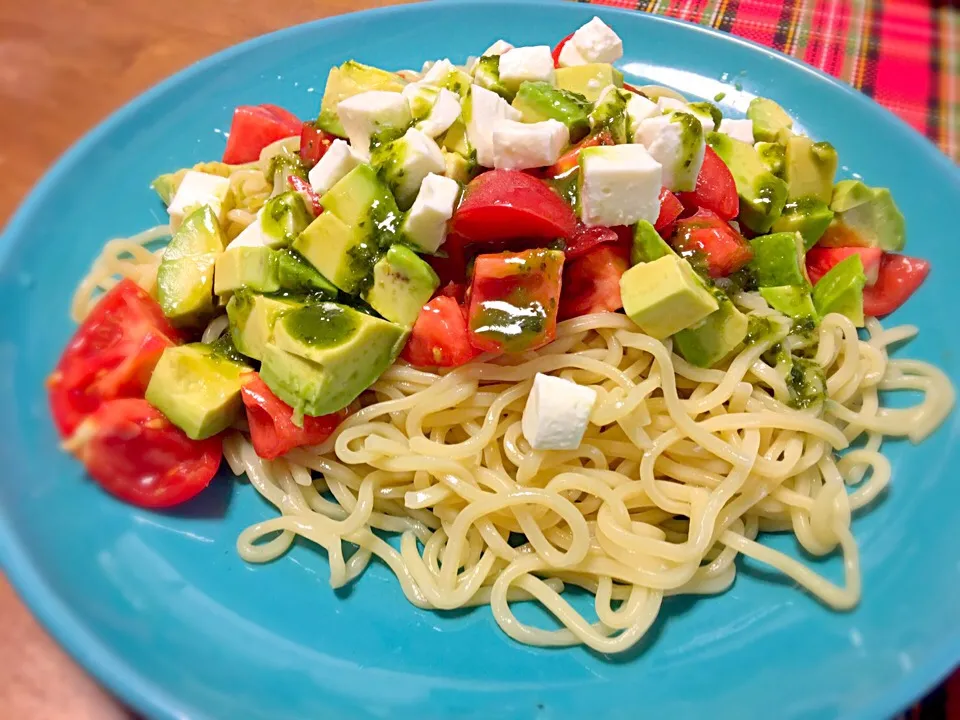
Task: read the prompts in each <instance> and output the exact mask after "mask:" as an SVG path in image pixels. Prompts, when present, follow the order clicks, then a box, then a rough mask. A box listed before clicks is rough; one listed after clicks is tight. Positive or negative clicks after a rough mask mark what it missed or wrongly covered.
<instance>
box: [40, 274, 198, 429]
mask: <svg viewBox="0 0 960 720" xmlns="http://www.w3.org/2000/svg"><path fill="white" fill-rule="evenodd" d="M179 340H180V335H179V334H178V333H177V331H176V330H174V329H173V327H172V326H171V325H170V323H169V322H168V321H167V319H166V318H165V317H164V315H163V311H162V310H161V309H160V305H159V304H158V303H157V301H156V300H154V299H153V298H152V297H150V296H149V295H148V294H147V292H146V291H144V290H143V289H142V288H140V287H139V286H138V285H137V284H136V283H134V282H133V281H132V280H128V279H124V280H121V281H120V282H119V283H117V284H116V285H115V286H114V287H113V288H112V289H111V290H110V291H109V292H107V293H106V294H105V295H104V296H103V297H102V298H100V300H99V302H98V303H97V304H96V305H95V306H94V308H93V310H92V311H91V313H90V315H89V316H88V317H87V319H86V320H84V321H83V323H82V324H81V325H80V327H79V328H77V330H76V332H75V333H74V335H73V337H72V338H71V340H70V342H69V343H68V344H67V347H66V348H65V349H64V351H63V354H62V355H61V356H60V360H59V361H58V363H57V366H56V368H55V369H54V371H53V373H52V374H51V375H50V377H49V379H48V381H47V389H48V391H49V393H50V406H51V411H52V415H53V420H54V424H55V425H56V427H57V431H58V432H59V433H60V436H61V437H69V436H70V435H72V434H73V432H74V431H75V430H76V429H77V426H78V425H79V424H80V422H81V421H82V420H83V419H84V418H85V417H86V416H87V415H90V414H91V413H93V412H95V411H96V409H97V408H98V407H99V406H100V405H101V404H102V403H103V402H105V401H108V400H113V399H115V398H121V397H143V393H144V392H145V391H146V388H147V383H148V382H149V381H150V375H151V373H152V372H153V368H154V366H156V364H157V361H158V360H159V359H160V355H161V354H162V353H163V351H164V350H165V349H166V348H168V347H170V346H172V345H176V344H177V342H178V341H179Z"/></svg>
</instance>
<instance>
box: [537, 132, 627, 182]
mask: <svg viewBox="0 0 960 720" xmlns="http://www.w3.org/2000/svg"><path fill="white" fill-rule="evenodd" d="M615 144H616V143H614V141H613V135H611V134H610V131H609V130H601V131H600V132H598V133H595V134H593V135H590V136H588V137H585V138H584V139H583V140H581V141H580V142H579V143H577V144H576V145H574V146H573V147H572V148H570V149H569V150H567V151H566V152H565V153H564V154H563V155H561V156H560V159H559V160H557V161H556V162H555V163H554V164H553V165H551V166H549V167H547V168H544V170H543V177H549V178H555V177H560V176H561V175H566V174H567V173H568V172H570V171H571V170H573V169H574V168H575V167H577V163H578V162H579V158H580V151H581V150H583V149H584V148H588V147H597V146H599V145H615Z"/></svg>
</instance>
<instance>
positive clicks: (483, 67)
mask: <svg viewBox="0 0 960 720" xmlns="http://www.w3.org/2000/svg"><path fill="white" fill-rule="evenodd" d="M473 84H474V85H479V86H480V87H482V88H484V89H486V90H489V91H490V92H495V93H496V94H497V95H499V96H500V97H502V98H503V99H504V100H506V101H507V102H510V101H511V100H513V98H514V95H515V93H513V92H510V90H509V89H508V88H507V86H506V85H504V84H503V83H502V82H500V56H499V55H484V56H483V57H482V58H480V59H479V60H478V61H477V67H476V69H475V70H474V71H473Z"/></svg>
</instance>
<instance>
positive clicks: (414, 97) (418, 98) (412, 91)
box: [400, 81, 440, 120]
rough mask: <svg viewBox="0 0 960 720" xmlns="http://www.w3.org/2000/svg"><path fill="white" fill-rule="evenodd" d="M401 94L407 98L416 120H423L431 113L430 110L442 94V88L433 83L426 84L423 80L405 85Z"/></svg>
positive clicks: (412, 115)
mask: <svg viewBox="0 0 960 720" xmlns="http://www.w3.org/2000/svg"><path fill="white" fill-rule="evenodd" d="M400 94H401V95H403V96H404V97H405V98H406V99H407V103H409V105H410V115H411V117H413V119H414V120H423V118H425V117H426V116H427V115H429V114H430V110H431V109H432V108H433V106H434V104H435V103H436V102H437V98H438V97H439V96H440V89H439V88H435V87H434V86H433V85H424V84H423V82H420V81H418V82H412V83H410V84H409V85H407V86H405V87H404V88H403V90H401V91H400Z"/></svg>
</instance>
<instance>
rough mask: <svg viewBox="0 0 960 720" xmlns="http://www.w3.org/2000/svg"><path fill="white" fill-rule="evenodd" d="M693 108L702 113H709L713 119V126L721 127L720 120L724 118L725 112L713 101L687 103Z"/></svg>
mask: <svg viewBox="0 0 960 720" xmlns="http://www.w3.org/2000/svg"><path fill="white" fill-rule="evenodd" d="M687 107H689V108H690V109H691V110H695V111H696V112H698V113H700V114H701V115H709V116H710V119H711V120H713V126H714V127H715V128H718V127H720V121H721V120H723V113H722V112H720V108H718V107H717V106H716V105H714V104H713V103H711V102H707V101H705V100H704V101H701V102H694V103H690V104H689V105H687Z"/></svg>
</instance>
